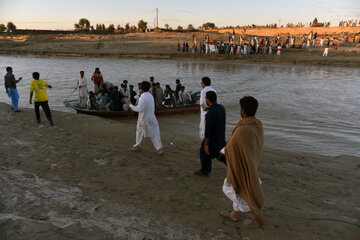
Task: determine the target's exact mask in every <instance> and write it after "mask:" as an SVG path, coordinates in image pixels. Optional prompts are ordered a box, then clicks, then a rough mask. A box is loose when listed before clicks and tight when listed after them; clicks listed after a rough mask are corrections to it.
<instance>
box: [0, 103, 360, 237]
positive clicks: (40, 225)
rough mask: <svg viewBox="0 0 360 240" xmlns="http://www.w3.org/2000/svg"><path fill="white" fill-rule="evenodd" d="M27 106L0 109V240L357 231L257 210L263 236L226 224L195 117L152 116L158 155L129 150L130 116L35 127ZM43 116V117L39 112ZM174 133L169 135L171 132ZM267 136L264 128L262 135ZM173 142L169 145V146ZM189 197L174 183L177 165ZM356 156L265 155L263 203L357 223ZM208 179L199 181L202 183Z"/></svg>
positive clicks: (218, 168) (58, 119)
mask: <svg viewBox="0 0 360 240" xmlns="http://www.w3.org/2000/svg"><path fill="white" fill-rule="evenodd" d="M34 117H35V116H34V113H33V110H32V109H25V110H24V111H23V112H21V113H18V114H14V113H12V112H11V111H10V109H9V106H8V105H6V104H2V103H1V104H0V120H1V125H0V132H1V135H0V138H1V144H0V153H1V159H0V239H46V238H48V239H70V238H71V239H129V238H130V239H355V238H356V236H359V234H360V229H359V227H355V226H351V225H347V224H343V223H337V222H326V221H306V220H299V219H292V218H288V217H282V216H278V215H276V214H274V213H272V212H269V211H266V212H264V214H265V216H266V219H267V225H266V229H265V235H261V233H259V232H258V231H257V230H256V226H255V225H253V226H250V227H243V226H242V225H241V224H239V223H232V222H229V221H227V220H225V219H223V218H222V217H221V216H219V214H218V212H219V211H221V210H225V209H230V207H231V204H230V201H228V200H227V199H226V197H225V196H224V195H223V194H222V191H221V186H222V183H223V179H224V177H225V167H224V166H223V165H222V164H221V163H218V162H215V163H214V171H213V173H212V174H211V177H210V178H209V179H208V180H207V179H203V178H199V177H196V176H194V175H193V171H194V170H197V169H198V168H199V159H198V153H197V152H198V148H199V145H200V142H199V139H198V137H197V128H198V124H197V122H198V118H199V116H198V115H184V116H172V117H162V118H159V123H160V128H161V135H162V140H163V143H164V146H165V151H166V153H165V155H164V156H163V157H159V156H157V155H156V154H155V151H154V149H153V147H152V146H151V144H150V141H149V140H147V141H145V142H144V151H143V152H139V153H132V152H130V151H129V148H130V146H131V144H132V143H133V141H134V138H135V127H136V120H135V119H131V118H129V119H124V120H123V121H113V120H106V119H101V118H97V117H91V116H85V115H76V114H72V113H62V112H54V121H55V124H56V125H57V126H56V127H55V128H52V129H51V128H49V127H48V124H47V123H46V122H44V124H43V125H42V126H41V127H37V126H36V125H35V121H34ZM43 119H45V117H44V116H43ZM175 130H176V131H175ZM265 131H266V129H265ZM170 142H173V143H174V145H171V144H170ZM176 166H177V167H179V170H180V173H181V175H182V177H183V179H184V181H185V182H186V183H187V184H188V185H189V186H190V187H191V188H192V189H194V190H196V191H200V190H202V189H204V193H202V194H199V195H194V194H192V193H191V192H190V191H189V190H187V189H186V188H185V187H184V185H183V184H182V183H181V182H180V181H179V179H178V175H177V174H178V173H177V167H176ZM359 169H360V168H359V158H356V157H350V156H341V157H325V156H319V155H313V154H305V153H292V152H282V151H278V150H273V149H265V151H264V155H263V158H262V163H261V167H260V175H261V177H262V179H263V181H264V190H265V197H266V207H267V208H273V209H276V210H279V211H282V212H287V213H292V214H295V215H302V216H314V217H333V218H339V219H342V220H349V221H354V222H357V223H359V216H360V209H359V199H360V191H359V190H360V189H359V184H358V183H359V182H360V181H359V180H360V175H359ZM207 181H208V182H207Z"/></svg>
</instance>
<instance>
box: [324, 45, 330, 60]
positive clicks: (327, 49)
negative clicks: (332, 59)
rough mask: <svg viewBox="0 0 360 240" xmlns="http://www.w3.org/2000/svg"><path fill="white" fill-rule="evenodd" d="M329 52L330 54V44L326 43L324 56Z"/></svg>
mask: <svg viewBox="0 0 360 240" xmlns="http://www.w3.org/2000/svg"><path fill="white" fill-rule="evenodd" d="M328 54H329V46H328V45H326V47H325V50H324V53H323V57H327V56H328Z"/></svg>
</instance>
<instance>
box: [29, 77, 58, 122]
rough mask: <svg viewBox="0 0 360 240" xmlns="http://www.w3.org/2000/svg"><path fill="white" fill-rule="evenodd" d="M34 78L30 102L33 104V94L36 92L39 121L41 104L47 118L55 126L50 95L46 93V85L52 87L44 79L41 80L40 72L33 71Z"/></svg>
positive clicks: (38, 120)
mask: <svg viewBox="0 0 360 240" xmlns="http://www.w3.org/2000/svg"><path fill="white" fill-rule="evenodd" d="M33 78H34V80H32V81H31V83H30V101H29V103H30V104H32V96H33V94H34V92H35V101H34V102H35V115H36V120H37V123H38V124H40V123H41V120H40V106H41V107H42V109H43V111H44V112H45V115H46V117H47V119H48V120H49V122H50V126H52V127H53V126H54V122H53V120H52V117H51V112H50V108H49V104H48V95H47V94H46V91H45V87H48V88H51V86H50V85H48V84H47V83H46V82H45V81H44V80H39V78H40V74H39V73H38V72H34V73H33Z"/></svg>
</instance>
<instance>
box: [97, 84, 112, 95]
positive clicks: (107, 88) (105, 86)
mask: <svg viewBox="0 0 360 240" xmlns="http://www.w3.org/2000/svg"><path fill="white" fill-rule="evenodd" d="M113 88H114V84H112V83H111V82H104V83H103V84H101V86H100V92H101V90H104V91H105V93H107V94H109V95H110V94H111V93H112V91H113Z"/></svg>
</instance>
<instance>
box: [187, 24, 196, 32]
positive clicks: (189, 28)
mask: <svg viewBox="0 0 360 240" xmlns="http://www.w3.org/2000/svg"><path fill="white" fill-rule="evenodd" d="M187 30H189V31H193V30H195V28H194V26H193V25H192V24H189V26H188V27H187Z"/></svg>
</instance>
